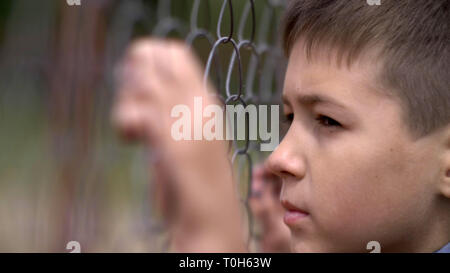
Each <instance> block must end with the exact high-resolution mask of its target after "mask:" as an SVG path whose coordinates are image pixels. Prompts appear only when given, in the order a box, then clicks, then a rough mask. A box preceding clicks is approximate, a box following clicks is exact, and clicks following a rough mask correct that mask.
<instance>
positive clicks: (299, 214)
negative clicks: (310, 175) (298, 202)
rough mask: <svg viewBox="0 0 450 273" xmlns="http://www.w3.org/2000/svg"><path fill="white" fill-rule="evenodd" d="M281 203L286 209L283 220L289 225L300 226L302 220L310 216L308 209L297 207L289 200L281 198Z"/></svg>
mask: <svg viewBox="0 0 450 273" xmlns="http://www.w3.org/2000/svg"><path fill="white" fill-rule="evenodd" d="M281 205H282V206H283V208H284V209H285V210H286V212H285V213H284V217H283V221H284V223H285V224H286V225H287V226H289V227H298V226H299V225H300V224H301V222H303V221H304V220H305V219H307V218H309V217H308V216H309V213H308V212H307V211H306V210H304V209H301V208H299V207H296V206H295V205H293V204H292V203H291V202H289V201H287V200H281Z"/></svg>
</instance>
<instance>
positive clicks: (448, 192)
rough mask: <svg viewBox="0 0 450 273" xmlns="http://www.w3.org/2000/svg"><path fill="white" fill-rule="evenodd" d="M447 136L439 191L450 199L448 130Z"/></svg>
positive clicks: (449, 141) (449, 138) (449, 136)
mask: <svg viewBox="0 0 450 273" xmlns="http://www.w3.org/2000/svg"><path fill="white" fill-rule="evenodd" d="M447 132H449V133H448V134H447V135H446V136H447V138H446V139H447V145H446V146H445V152H444V158H443V162H442V163H443V170H444V172H443V174H442V175H443V176H442V178H441V183H440V192H441V194H442V195H444V196H445V197H447V198H449V199H450V130H447Z"/></svg>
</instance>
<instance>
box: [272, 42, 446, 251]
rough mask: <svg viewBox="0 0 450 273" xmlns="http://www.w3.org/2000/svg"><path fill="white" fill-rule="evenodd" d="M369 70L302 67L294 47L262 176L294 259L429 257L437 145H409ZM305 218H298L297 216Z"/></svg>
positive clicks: (319, 61) (318, 62) (325, 63)
mask: <svg viewBox="0 0 450 273" xmlns="http://www.w3.org/2000/svg"><path fill="white" fill-rule="evenodd" d="M375 69H376V66H375V65H374V64H371V63H369V62H368V61H366V60H359V61H357V62H356V63H355V64H353V65H352V66H351V67H350V68H348V67H347V66H346V65H342V66H341V67H338V66H337V65H336V63H334V58H327V57H326V56H317V57H315V58H313V60H312V61H310V62H308V60H307V59H306V56H305V54H304V47H303V43H302V41H301V40H299V41H298V42H297V44H296V45H295V46H294V47H293V50H292V52H291V55H290V59H289V65H288V69H287V74H286V78H285V87H284V92H283V100H284V112H285V115H286V116H287V117H288V118H292V123H291V126H290V128H289V130H288V132H287V133H286V135H285V137H284V139H283V141H282V142H281V143H280V145H279V146H278V148H277V149H276V150H275V151H274V152H273V153H272V155H271V156H270V158H269V160H268V162H267V163H268V167H269V168H270V169H271V170H272V171H273V172H274V173H275V174H277V175H279V176H280V177H281V178H282V180H283V187H282V191H281V201H282V203H283V205H284V206H285V208H287V209H286V211H287V213H286V215H285V222H286V224H287V225H288V226H289V227H290V230H291V234H292V248H293V251H296V252H321V251H333V252H334V251H349V252H353V251H365V252H368V250H366V245H367V243H368V242H369V241H378V242H380V244H381V251H382V252H384V251H396V250H398V251H431V250H433V249H426V248H427V247H430V245H432V244H433V243H435V242H432V241H433V240H436V238H430V236H428V235H429V234H432V230H433V229H434V228H435V226H434V223H435V222H436V219H437V214H436V212H435V211H436V199H437V196H438V190H437V187H436V185H435V181H437V180H438V177H439V171H440V170H439V163H438V156H437V155H438V154H439V147H437V146H438V145H436V139H434V138H435V136H433V135H431V136H427V137H423V138H420V139H414V138H413V136H412V135H411V133H410V131H409V130H408V128H407V127H406V124H405V122H404V120H403V119H402V109H401V108H400V104H399V103H398V101H396V100H395V99H393V98H392V97H389V96H387V95H384V94H383V93H381V92H377V91H376V90H375V89H374V88H373V86H375V83H376V81H375ZM298 209H300V210H302V211H303V212H305V213H299V212H298V211H296V210H298Z"/></svg>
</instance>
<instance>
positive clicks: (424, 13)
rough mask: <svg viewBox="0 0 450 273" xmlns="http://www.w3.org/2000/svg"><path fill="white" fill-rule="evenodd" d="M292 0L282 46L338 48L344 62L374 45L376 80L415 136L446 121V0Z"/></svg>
mask: <svg viewBox="0 0 450 273" xmlns="http://www.w3.org/2000/svg"><path fill="white" fill-rule="evenodd" d="M367 2H368V1H366V0H292V1H291V2H290V3H289V5H288V7H287V10H286V13H285V17H284V34H283V42H284V50H285V53H286V55H289V53H290V51H291V49H292V46H293V44H294V43H295V41H296V40H298V38H300V37H301V38H302V39H304V40H305V48H306V52H307V54H308V56H310V55H311V52H312V51H314V50H317V48H318V47H319V46H321V48H323V46H327V47H329V48H333V49H337V51H338V52H339V53H338V62H340V59H341V58H343V57H345V58H346V60H347V63H348V65H350V64H351V63H352V62H353V61H354V60H355V59H357V58H358V56H360V55H361V54H363V53H364V52H367V50H369V49H370V48H374V46H375V47H376V48H377V49H379V55H378V56H377V57H378V58H379V59H380V60H381V61H382V66H381V67H382V69H381V71H380V73H379V75H377V82H379V83H380V84H381V86H383V87H384V89H387V90H389V91H391V92H392V94H393V95H394V96H396V97H397V98H399V99H400V102H401V104H402V106H403V108H404V111H403V112H404V114H405V122H407V124H408V126H409V127H410V129H411V131H412V132H413V133H414V134H415V135H417V136H423V135H426V134H428V133H430V132H432V131H434V130H436V129H438V128H441V127H443V126H446V125H447V124H449V123H450V90H449V88H450V75H449V73H450V48H449V46H450V33H449V31H450V30H449V24H450V13H449V8H450V1H449V0H381V5H373V6H371V5H369V4H368V3H367Z"/></svg>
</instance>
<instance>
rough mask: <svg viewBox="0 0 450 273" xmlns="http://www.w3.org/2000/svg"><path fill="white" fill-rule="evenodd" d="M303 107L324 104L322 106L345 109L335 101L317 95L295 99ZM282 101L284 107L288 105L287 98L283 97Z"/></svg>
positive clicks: (301, 96)
mask: <svg viewBox="0 0 450 273" xmlns="http://www.w3.org/2000/svg"><path fill="white" fill-rule="evenodd" d="M296 100H298V101H299V102H300V103H301V104H303V105H308V106H313V105H315V104H319V103H324V104H333V105H336V106H338V107H340V108H343V109H345V108H346V107H345V106H344V105H342V104H341V103H339V102H337V101H336V100H335V99H333V98H330V97H327V96H321V95H317V94H309V95H300V96H298V98H297V99H296ZM282 101H283V103H284V104H286V105H290V103H289V100H288V98H287V97H286V96H285V95H283V96H282Z"/></svg>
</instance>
